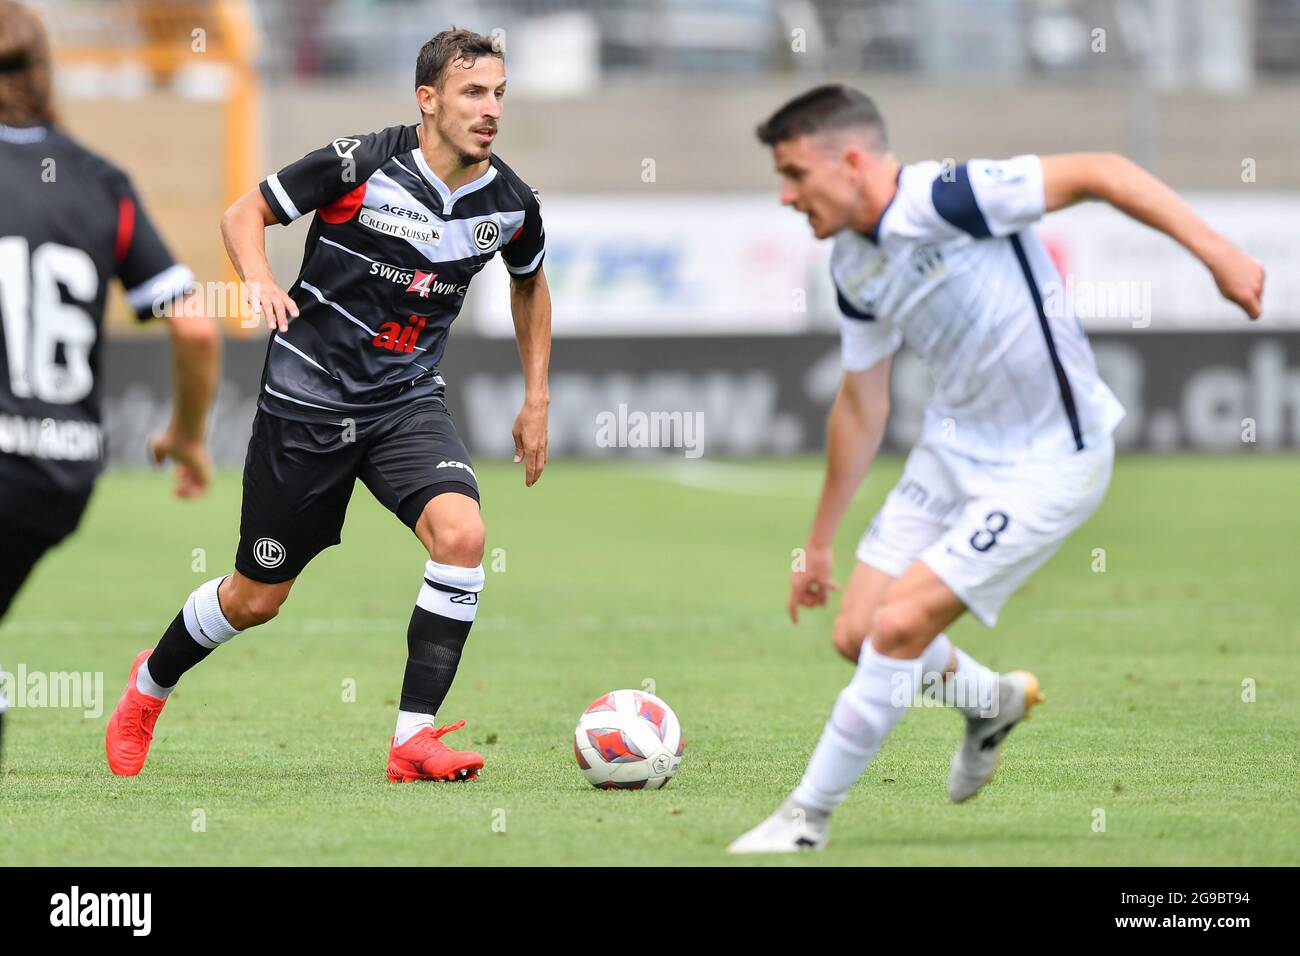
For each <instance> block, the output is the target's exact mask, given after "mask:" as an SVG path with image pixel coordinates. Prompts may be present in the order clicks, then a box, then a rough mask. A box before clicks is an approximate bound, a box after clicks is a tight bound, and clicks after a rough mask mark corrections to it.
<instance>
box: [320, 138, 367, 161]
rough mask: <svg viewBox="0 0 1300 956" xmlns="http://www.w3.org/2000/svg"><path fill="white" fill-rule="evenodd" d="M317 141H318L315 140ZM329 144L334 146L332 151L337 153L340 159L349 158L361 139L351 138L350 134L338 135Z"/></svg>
mask: <svg viewBox="0 0 1300 956" xmlns="http://www.w3.org/2000/svg"><path fill="white" fill-rule="evenodd" d="M317 142H320V141H319V140H317ZM331 145H332V146H333V147H334V152H336V153H338V154H339V158H340V159H351V158H352V154H353V153H354V152H356V149H357V147H358V146H360V145H361V140H359V139H353V138H352V137H350V136H340V137H339V138H338V139H336V140H335V141H334V142H333V143H332V144H331Z"/></svg>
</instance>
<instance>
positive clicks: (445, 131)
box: [433, 109, 492, 166]
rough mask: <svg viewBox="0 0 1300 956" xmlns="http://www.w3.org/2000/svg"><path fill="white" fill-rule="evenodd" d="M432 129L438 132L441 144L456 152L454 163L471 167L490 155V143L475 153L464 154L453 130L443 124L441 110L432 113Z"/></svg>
mask: <svg viewBox="0 0 1300 956" xmlns="http://www.w3.org/2000/svg"><path fill="white" fill-rule="evenodd" d="M433 128H434V129H436V130H437V131H438V135H439V136H441V137H442V140H443V142H445V143H446V144H447V145H448V146H450V147H451V148H452V149H454V150H455V151H456V161H457V162H459V163H460V164H461V165H462V166H473V165H475V164H476V163H481V162H483V160H485V159H487V158H488V157H489V156H491V155H492V144H491V143H488V144H487V145H486V146H483V147H481V149H480V150H479V151H478V152H475V153H469V152H466V151H465V150H464V149H462V148H461V147H460V146H458V145H457V144H456V140H455V138H454V135H455V130H454V129H453V128H452V126H451V125H450V124H445V123H444V122H443V116H442V110H441V109H437V110H435V111H434V114H433Z"/></svg>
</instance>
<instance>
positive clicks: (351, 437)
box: [235, 400, 478, 584]
mask: <svg viewBox="0 0 1300 956" xmlns="http://www.w3.org/2000/svg"><path fill="white" fill-rule="evenodd" d="M358 478H360V479H361V480H362V481H363V482H365V484H366V487H367V488H369V489H370V493H371V494H373V495H374V496H375V498H376V499H378V501H379V503H380V504H382V505H383V506H384V507H385V508H387V509H388V510H389V511H391V512H393V514H395V515H397V517H399V518H400V519H401V520H402V522H403V523H404V524H405V525H406V526H407V527H408V528H411V529H412V530H414V529H415V523H416V522H417V521H418V520H419V518H420V513H421V512H422V511H424V506H425V505H426V504H428V503H429V501H430V499H432V498H433V497H434V496H436V495H439V494H442V493H443V492H444V491H454V492H459V493H460V494H462V495H469V496H470V497H471V498H473V499H474V500H475V501H477V500H478V481H477V479H476V478H475V477H474V470H473V466H472V464H471V463H470V460H469V453H468V452H467V451H466V450H465V443H464V442H463V441H461V439H460V436H459V435H458V434H456V428H455V426H454V425H453V424H452V421H451V415H450V414H449V413H448V412H447V407H446V406H445V405H444V404H442V402H440V401H436V400H435V401H421V402H418V403H416V404H414V405H411V406H409V407H407V408H403V409H401V410H400V411H398V412H395V413H393V414H392V415H389V416H388V417H386V418H382V419H380V420H378V421H375V422H371V423H362V424H357V425H355V426H354V429H353V430H349V429H347V428H345V427H344V426H341V425H337V424H330V425H322V424H316V423H311V422H296V421H291V420H289V419H286V418H280V417H278V416H275V415H270V414H268V413H267V412H265V411H262V410H260V409H259V410H258V412H257V417H256V418H254V419H253V436H252V438H250V439H249V442H248V457H247V459H246V460H245V462H244V506H243V511H242V514H241V516H240V522H239V549H238V551H237V552H236V554H235V568H236V569H237V570H238V571H239V573H240V574H242V575H244V576H245V577H249V578H252V579H253V580H254V581H261V582H262V583H264V584H277V583H279V582H281V581H288V580H289V579H290V578H295V577H297V576H298V575H299V574H301V573H302V569H303V568H305V567H306V566H307V564H308V563H309V562H310V561H311V559H312V558H314V557H316V555H318V554H320V553H321V552H322V551H324V550H325V549H326V548H328V547H331V546H333V545H336V544H338V543H339V541H340V537H339V532H341V531H342V530H343V518H344V516H345V515H346V513H347V508H348V500H349V499H350V498H351V497H352V487H353V485H354V484H355V483H356V480H357V479H358Z"/></svg>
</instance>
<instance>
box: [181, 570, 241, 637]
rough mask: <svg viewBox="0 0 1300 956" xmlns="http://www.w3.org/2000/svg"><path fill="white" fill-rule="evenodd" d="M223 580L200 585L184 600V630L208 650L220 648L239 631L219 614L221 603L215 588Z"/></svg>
mask: <svg viewBox="0 0 1300 956" xmlns="http://www.w3.org/2000/svg"><path fill="white" fill-rule="evenodd" d="M224 580H225V578H213V579H212V580H211V581H205V582H204V583H203V584H200V585H199V586H198V587H197V588H195V589H194V591H193V592H192V593H191V594H190V596H189V597H188V598H186V600H185V608H184V611H183V613H184V615H185V630H187V631H189V633H190V637H192V638H194V640H195V642H196V643H198V644H201V645H202V646H203V647H206V648H208V649H209V650H214V649H216V648H218V647H220V646H221V645H222V644H224V643H226V641H228V640H230V639H231V638H232V637H234V636H235V635H236V634H238V633H239V631H238V630H237V629H236V628H235V627H234V626H232V625H231V623H230V622H229V621H227V620H226V615H225V614H223V613H222V612H221V601H220V600H219V599H218V598H217V588H219V587H220V586H221V582H222V581H224Z"/></svg>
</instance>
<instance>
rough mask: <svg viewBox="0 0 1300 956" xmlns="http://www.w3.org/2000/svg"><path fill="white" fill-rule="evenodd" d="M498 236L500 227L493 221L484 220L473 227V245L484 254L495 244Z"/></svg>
mask: <svg viewBox="0 0 1300 956" xmlns="http://www.w3.org/2000/svg"><path fill="white" fill-rule="evenodd" d="M500 236H501V227H500V226H498V225H497V224H496V221H495V220H492V219H484V220H483V221H482V222H480V223H479V224H478V225H477V226H475V227H474V245H476V246H478V247H479V248H480V249H482V250H483V251H485V252H486V251H487V250H488V249H491V248H492V247H493V246H495V245H496V244H497V239H498V238H500Z"/></svg>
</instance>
